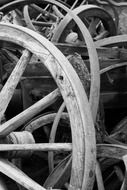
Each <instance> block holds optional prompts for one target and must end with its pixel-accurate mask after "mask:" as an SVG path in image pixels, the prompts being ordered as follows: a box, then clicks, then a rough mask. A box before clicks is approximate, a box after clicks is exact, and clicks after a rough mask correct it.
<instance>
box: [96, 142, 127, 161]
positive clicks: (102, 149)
mask: <svg viewBox="0 0 127 190" xmlns="http://www.w3.org/2000/svg"><path fill="white" fill-rule="evenodd" d="M97 154H98V157H103V158H114V159H118V160H122V158H123V156H125V155H126V154H127V147H126V145H125V146H124V145H113V144H98V145H97Z"/></svg>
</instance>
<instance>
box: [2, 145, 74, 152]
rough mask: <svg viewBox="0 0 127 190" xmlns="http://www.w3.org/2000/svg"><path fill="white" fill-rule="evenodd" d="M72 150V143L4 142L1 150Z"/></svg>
mask: <svg viewBox="0 0 127 190" xmlns="http://www.w3.org/2000/svg"><path fill="white" fill-rule="evenodd" d="M15 150H17V151H71V150H72V144H71V143H37V144H2V145H1V147H0V151H15Z"/></svg>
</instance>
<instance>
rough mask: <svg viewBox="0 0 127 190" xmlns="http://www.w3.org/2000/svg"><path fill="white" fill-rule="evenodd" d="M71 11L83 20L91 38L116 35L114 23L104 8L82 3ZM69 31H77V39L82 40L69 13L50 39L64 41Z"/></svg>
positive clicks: (96, 38)
mask: <svg viewBox="0 0 127 190" xmlns="http://www.w3.org/2000/svg"><path fill="white" fill-rule="evenodd" d="M73 11H74V13H76V14H77V15H78V16H79V17H80V18H81V20H82V21H83V22H84V24H85V25H86V27H87V28H88V30H89V32H90V34H91V35H92V37H93V39H95V40H98V39H100V38H104V37H106V36H112V35H116V26H115V23H114V21H113V19H112V17H111V16H110V14H109V13H107V12H106V11H105V10H104V9H102V8H100V7H98V6H95V5H82V6H80V7H77V8H75V9H74V10H73ZM71 31H73V32H78V35H79V36H78V39H79V40H80V41H81V40H82V41H83V38H82V35H81V33H80V32H79V31H78V30H77V27H76V25H75V23H74V22H73V21H72V19H71V18H70V16H69V15H66V16H65V17H64V19H63V20H62V21H61V22H60V24H59V26H58V27H57V30H56V31H55V32H54V35H53V38H52V41H57V42H65V41H66V40H67V39H66V38H67V35H69V34H70V33H71ZM75 38H76V37H75ZM80 41H79V42H80ZM77 43H78V42H77Z"/></svg>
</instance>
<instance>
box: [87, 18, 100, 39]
mask: <svg viewBox="0 0 127 190" xmlns="http://www.w3.org/2000/svg"><path fill="white" fill-rule="evenodd" d="M99 21H100V20H99V19H98V18H91V22H90V25H89V28H88V30H89V32H90V34H91V36H92V37H95V35H97V31H96V30H97V25H98V24H99Z"/></svg>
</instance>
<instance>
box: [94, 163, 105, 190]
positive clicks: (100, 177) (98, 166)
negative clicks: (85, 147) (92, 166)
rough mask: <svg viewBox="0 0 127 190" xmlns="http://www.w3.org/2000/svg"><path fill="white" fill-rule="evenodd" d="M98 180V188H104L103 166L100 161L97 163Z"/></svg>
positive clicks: (99, 189)
mask: <svg viewBox="0 0 127 190" xmlns="http://www.w3.org/2000/svg"><path fill="white" fill-rule="evenodd" d="M96 180H97V186H98V190H104V184H103V179H102V173H101V168H100V164H99V162H98V161H97V163H96Z"/></svg>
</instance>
